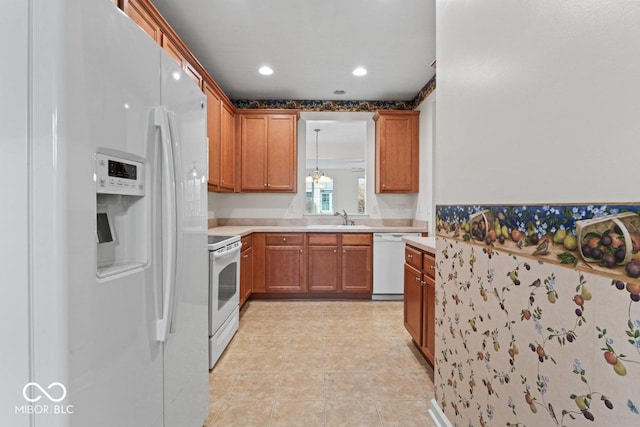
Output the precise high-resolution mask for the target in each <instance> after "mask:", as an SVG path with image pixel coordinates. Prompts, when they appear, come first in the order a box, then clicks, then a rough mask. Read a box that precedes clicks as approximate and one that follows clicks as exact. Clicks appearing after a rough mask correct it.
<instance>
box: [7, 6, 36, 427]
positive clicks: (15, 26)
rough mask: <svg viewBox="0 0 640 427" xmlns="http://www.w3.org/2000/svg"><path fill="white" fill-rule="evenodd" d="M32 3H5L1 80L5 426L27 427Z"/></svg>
mask: <svg viewBox="0 0 640 427" xmlns="http://www.w3.org/2000/svg"><path fill="white" fill-rule="evenodd" d="M28 19H29V3H28V2H5V3H4V4H3V5H2V13H1V14H0V52H1V56H2V57H3V58H11V62H12V66H11V67H6V68H5V69H4V70H3V71H2V79H1V80H0V117H2V132H0V147H2V168H0V188H1V190H0V192H1V193H2V197H3V199H4V200H5V201H6V202H5V203H7V204H10V205H11V208H10V209H3V211H2V213H1V214H0V218H1V220H0V235H2V236H3V237H2V240H3V244H2V245H1V246H0V259H1V260H2V261H0V264H1V265H2V279H1V280H2V285H0V286H1V287H2V294H3V295H2V298H0V319H2V321H1V322H0V342H1V343H2V350H0V352H1V353H2V356H0V359H1V363H0V378H2V384H1V385H0V425H2V426H9V425H10V426H15V427H27V426H28V425H29V416H28V415H24V416H22V415H16V412H15V409H14V408H15V407H16V406H20V405H22V404H25V403H27V402H25V400H24V398H23V396H22V393H21V391H22V388H23V387H24V385H25V383H26V382H27V381H28V379H29V358H28V357H27V354H28V351H29V350H28V349H29V287H30V283H29V262H28V258H27V254H28V253H29V247H28V244H29V229H28V218H29V204H28V200H29V175H28V171H29V157H28V153H29V149H28V148H29V146H28V141H27V129H28V100H29V98H28V85H29V83H28V73H27V69H28V58H29V54H28V53H29V33H28V31H27V29H28V28H29V26H28Z"/></svg>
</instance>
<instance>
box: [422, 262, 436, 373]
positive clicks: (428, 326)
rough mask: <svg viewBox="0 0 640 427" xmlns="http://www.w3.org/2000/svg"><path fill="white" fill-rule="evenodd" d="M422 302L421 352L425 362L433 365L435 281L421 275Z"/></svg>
mask: <svg viewBox="0 0 640 427" xmlns="http://www.w3.org/2000/svg"><path fill="white" fill-rule="evenodd" d="M422 277H423V280H424V287H423V292H422V293H423V295H422V297H423V300H422V311H423V313H422V317H423V319H422V320H423V323H422V345H421V348H422V352H423V353H424V354H425V356H427V360H428V361H429V362H430V363H431V365H433V356H434V354H435V344H436V335H435V326H436V316H435V313H436V302H435V295H436V284H435V281H434V280H433V279H432V278H431V277H429V276H427V275H426V274H423V276H422Z"/></svg>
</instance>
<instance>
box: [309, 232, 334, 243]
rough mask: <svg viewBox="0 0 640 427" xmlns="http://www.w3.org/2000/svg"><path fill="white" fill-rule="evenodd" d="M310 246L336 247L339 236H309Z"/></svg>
mask: <svg viewBox="0 0 640 427" xmlns="http://www.w3.org/2000/svg"><path fill="white" fill-rule="evenodd" d="M307 236H308V237H309V245H310V246H336V245H337V244H338V235H337V234H324V233H322V234H307Z"/></svg>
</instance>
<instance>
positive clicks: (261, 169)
mask: <svg viewBox="0 0 640 427" xmlns="http://www.w3.org/2000/svg"><path fill="white" fill-rule="evenodd" d="M238 115H239V117H240V146H241V147H240V151H241V161H240V165H241V169H242V173H241V175H242V177H241V181H242V184H241V187H242V190H243V191H267V123H268V118H267V116H266V115H263V114H260V115H257V114H245V113H243V112H239V113H238Z"/></svg>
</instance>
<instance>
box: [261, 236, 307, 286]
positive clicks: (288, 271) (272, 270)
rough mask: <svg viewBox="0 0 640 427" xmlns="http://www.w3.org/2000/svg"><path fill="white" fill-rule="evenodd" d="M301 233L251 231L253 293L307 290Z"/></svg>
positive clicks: (303, 237)
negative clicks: (252, 232)
mask: <svg viewBox="0 0 640 427" xmlns="http://www.w3.org/2000/svg"><path fill="white" fill-rule="evenodd" d="M304 241H305V235H304V233H254V234H253V285H252V293H253V294H264V293H300V292H306V291H307V283H306V253H305V245H304Z"/></svg>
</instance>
